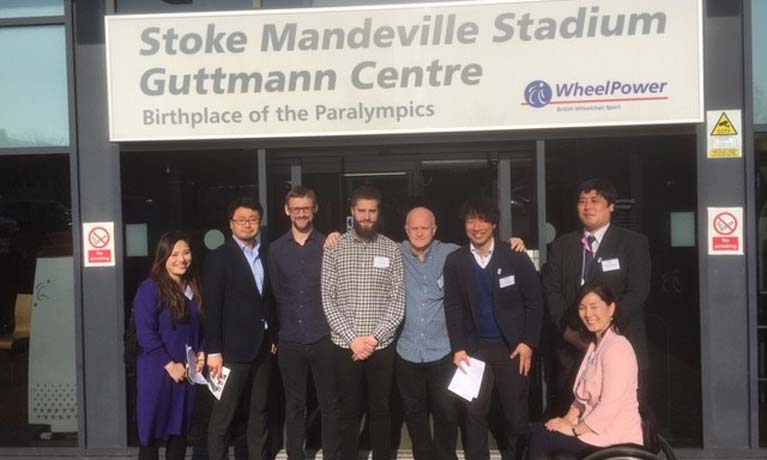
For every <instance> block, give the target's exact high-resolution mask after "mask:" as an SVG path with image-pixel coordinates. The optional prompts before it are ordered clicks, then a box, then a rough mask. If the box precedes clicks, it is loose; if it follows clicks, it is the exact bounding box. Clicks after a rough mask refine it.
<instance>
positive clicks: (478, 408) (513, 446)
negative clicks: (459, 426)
mask: <svg viewBox="0 0 767 460" xmlns="http://www.w3.org/2000/svg"><path fill="white" fill-rule="evenodd" d="M510 355H511V351H510V350H509V348H508V347H507V346H506V344H505V343H503V342H492V341H480V342H479V347H478V348H477V350H476V351H475V352H474V353H473V354H472V355H471V356H472V357H473V358H476V359H478V360H480V361H484V362H485V373H484V375H483V377H482V386H481V387H480V389H479V395H478V396H477V398H475V399H474V400H473V401H471V402H470V403H468V404H467V405H466V448H465V453H466V458H467V459H468V460H488V459H489V458H490V450H489V448H488V445H487V434H488V433H487V432H488V423H487V419H488V413H489V412H490V401H491V399H492V396H493V388H495V390H496V392H497V394H498V399H499V401H500V403H501V409H502V412H503V419H504V422H505V425H506V426H505V433H504V434H505V435H506V441H507V445H508V458H510V459H516V458H518V456H519V453H520V446H518V442H519V441H520V440H521V435H522V434H524V433H526V432H527V428H528V426H527V422H528V420H527V418H528V414H527V397H528V391H529V386H530V385H529V379H528V377H525V376H524V375H521V374H520V373H519V358H515V359H511V358H510Z"/></svg>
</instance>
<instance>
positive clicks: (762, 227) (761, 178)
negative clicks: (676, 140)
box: [754, 2, 767, 447]
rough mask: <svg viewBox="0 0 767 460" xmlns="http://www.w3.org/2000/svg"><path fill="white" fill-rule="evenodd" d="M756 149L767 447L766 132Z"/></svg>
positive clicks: (762, 419) (762, 421) (760, 361)
mask: <svg viewBox="0 0 767 460" xmlns="http://www.w3.org/2000/svg"><path fill="white" fill-rule="evenodd" d="M761 3H767V2H761ZM765 76H767V74H765ZM762 123H764V121H763V122H762ZM754 150H755V152H754V153H755V156H756V161H757V168H756V183H757V188H756V189H757V194H758V198H757V203H756V206H757V209H756V211H757V215H758V216H759V220H758V223H757V225H758V234H757V247H758V249H757V250H758V257H757V272H756V276H757V279H758V285H759V296H758V300H757V318H756V320H757V328H758V335H757V337H758V349H757V352H758V355H757V369H758V378H759V446H761V447H764V446H767V403H766V402H765V401H767V134H760V135H757V136H756V138H755V139H754Z"/></svg>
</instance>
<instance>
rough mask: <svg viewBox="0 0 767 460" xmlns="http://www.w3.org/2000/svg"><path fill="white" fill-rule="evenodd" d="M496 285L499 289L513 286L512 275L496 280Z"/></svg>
mask: <svg viewBox="0 0 767 460" xmlns="http://www.w3.org/2000/svg"><path fill="white" fill-rule="evenodd" d="M498 285H499V286H500V287H501V289H503V288H505V287H509V286H514V275H509V276H504V277H503V278H501V279H499V280H498Z"/></svg>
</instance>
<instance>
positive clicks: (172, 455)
mask: <svg viewBox="0 0 767 460" xmlns="http://www.w3.org/2000/svg"><path fill="white" fill-rule="evenodd" d="M159 456H160V447H159V443H155V444H152V445H150V446H140V447H139V449H138V460H157V459H158V458H159ZM184 457H186V438H185V437H184V436H168V441H167V442H166V444H165V458H166V460H184Z"/></svg>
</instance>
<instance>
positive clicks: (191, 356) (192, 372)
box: [186, 345, 208, 385]
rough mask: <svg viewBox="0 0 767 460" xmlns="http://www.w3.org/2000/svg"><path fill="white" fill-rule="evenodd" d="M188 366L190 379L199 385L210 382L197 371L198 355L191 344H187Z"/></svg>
mask: <svg viewBox="0 0 767 460" xmlns="http://www.w3.org/2000/svg"><path fill="white" fill-rule="evenodd" d="M186 366H187V367H186V375H187V376H188V377H189V380H190V381H192V382H193V383H196V384H198V385H207V384H208V382H207V381H206V380H205V377H203V376H202V374H200V373H199V372H197V355H196V354H195V352H194V350H192V347H190V346H189V345H187V346H186Z"/></svg>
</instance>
